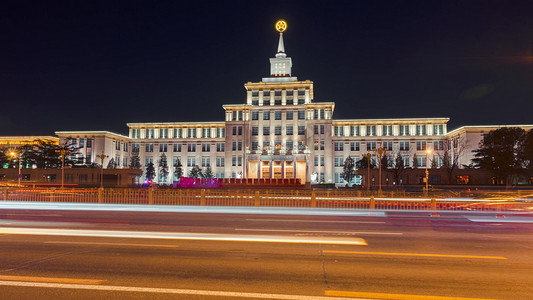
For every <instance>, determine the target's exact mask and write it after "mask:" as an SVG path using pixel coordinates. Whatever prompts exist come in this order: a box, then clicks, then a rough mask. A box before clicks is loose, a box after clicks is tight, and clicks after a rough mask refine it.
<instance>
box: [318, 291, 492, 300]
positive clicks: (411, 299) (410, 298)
mask: <svg viewBox="0 0 533 300" xmlns="http://www.w3.org/2000/svg"><path fill="white" fill-rule="evenodd" d="M324 294H325V295H326V296H334V297H358V298H359V299H360V298H361V297H362V298H365V299H387V300H496V299H486V298H465V297H443V296H425V295H424V296H423V295H407V294H385V293H364V292H349V291H333V290H327V291H325V293H324ZM352 299H353V298H352Z"/></svg>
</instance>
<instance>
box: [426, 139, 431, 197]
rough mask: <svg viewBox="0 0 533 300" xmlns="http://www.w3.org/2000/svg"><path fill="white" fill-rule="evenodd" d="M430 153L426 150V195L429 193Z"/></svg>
mask: <svg viewBox="0 0 533 300" xmlns="http://www.w3.org/2000/svg"><path fill="white" fill-rule="evenodd" d="M430 153H431V150H429V149H426V193H427V192H428V191H429V186H428V185H429V172H428V155H429V154H430Z"/></svg>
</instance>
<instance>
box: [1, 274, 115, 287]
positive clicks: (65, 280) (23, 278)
mask: <svg viewBox="0 0 533 300" xmlns="http://www.w3.org/2000/svg"><path fill="white" fill-rule="evenodd" d="M1 280H4V281H23V282H42V283H67V284H89V285H90V284H102V283H104V282H106V280H96V279H76V278H57V277H34V276H10V275H0V281H1Z"/></svg>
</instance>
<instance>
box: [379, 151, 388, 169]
mask: <svg viewBox="0 0 533 300" xmlns="http://www.w3.org/2000/svg"><path fill="white" fill-rule="evenodd" d="M380 164H381V169H382V170H386V169H388V168H389V156H388V155H387V154H385V153H383V155H382V156H381V161H380Z"/></svg>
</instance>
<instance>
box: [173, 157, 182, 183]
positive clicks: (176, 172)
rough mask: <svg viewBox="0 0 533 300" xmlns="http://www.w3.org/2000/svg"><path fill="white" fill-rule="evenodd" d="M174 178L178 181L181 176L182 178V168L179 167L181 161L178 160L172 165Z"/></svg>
mask: <svg viewBox="0 0 533 300" xmlns="http://www.w3.org/2000/svg"><path fill="white" fill-rule="evenodd" d="M174 176H175V177H176V179H177V180H178V181H179V180H180V178H181V176H183V166H182V165H181V161H180V160H179V158H178V159H177V160H176V163H175V164H174Z"/></svg>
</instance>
